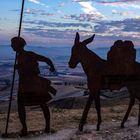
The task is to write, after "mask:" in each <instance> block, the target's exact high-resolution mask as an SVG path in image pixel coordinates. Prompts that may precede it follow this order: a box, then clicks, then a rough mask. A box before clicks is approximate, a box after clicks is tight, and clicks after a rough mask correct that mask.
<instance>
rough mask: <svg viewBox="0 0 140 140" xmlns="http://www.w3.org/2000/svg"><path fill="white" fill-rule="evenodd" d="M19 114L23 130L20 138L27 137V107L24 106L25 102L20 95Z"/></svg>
mask: <svg viewBox="0 0 140 140" xmlns="http://www.w3.org/2000/svg"><path fill="white" fill-rule="evenodd" d="M18 114H19V119H20V122H21V124H22V130H21V133H20V136H26V135H27V125H26V111H25V106H24V104H23V101H22V99H21V98H20V95H18Z"/></svg>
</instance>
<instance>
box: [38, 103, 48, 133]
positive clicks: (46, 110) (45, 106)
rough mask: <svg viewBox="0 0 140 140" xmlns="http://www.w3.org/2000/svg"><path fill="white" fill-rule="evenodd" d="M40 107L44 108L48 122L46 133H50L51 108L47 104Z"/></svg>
mask: <svg viewBox="0 0 140 140" xmlns="http://www.w3.org/2000/svg"><path fill="white" fill-rule="evenodd" d="M40 107H41V108H42V111H43V114H44V118H45V121H46V128H45V132H46V133H50V110H49V107H48V106H47V105H46V104H45V103H43V104H41V105H40Z"/></svg>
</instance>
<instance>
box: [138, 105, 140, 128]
mask: <svg viewBox="0 0 140 140" xmlns="http://www.w3.org/2000/svg"><path fill="white" fill-rule="evenodd" d="M138 126H140V103H139V115H138Z"/></svg>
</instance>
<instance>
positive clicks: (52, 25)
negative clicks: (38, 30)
mask: <svg viewBox="0 0 140 140" xmlns="http://www.w3.org/2000/svg"><path fill="white" fill-rule="evenodd" d="M24 23H26V24H31V25H36V26H37V25H39V26H42V27H49V28H61V29H62V28H67V29H69V28H85V29H87V28H88V29H89V28H92V26H91V25H90V24H89V23H61V22H48V21H44V20H34V21H32V20H26V21H24Z"/></svg>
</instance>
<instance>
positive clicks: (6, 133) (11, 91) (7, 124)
mask: <svg viewBox="0 0 140 140" xmlns="http://www.w3.org/2000/svg"><path fill="white" fill-rule="evenodd" d="M24 3H25V0H22V4H21V12H20V21H19V29H18V37H20V34H21V27H22V19H23V11H24ZM16 63H17V54H16V55H15V62H14V70H13V76H12V86H11V90H10V100H9V106H8V112H7V120H6V127H5V133H4V134H3V135H2V136H3V137H7V136H8V126H9V118H10V112H11V105H12V96H13V89H14V82H15V74H16V69H15V65H16Z"/></svg>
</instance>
